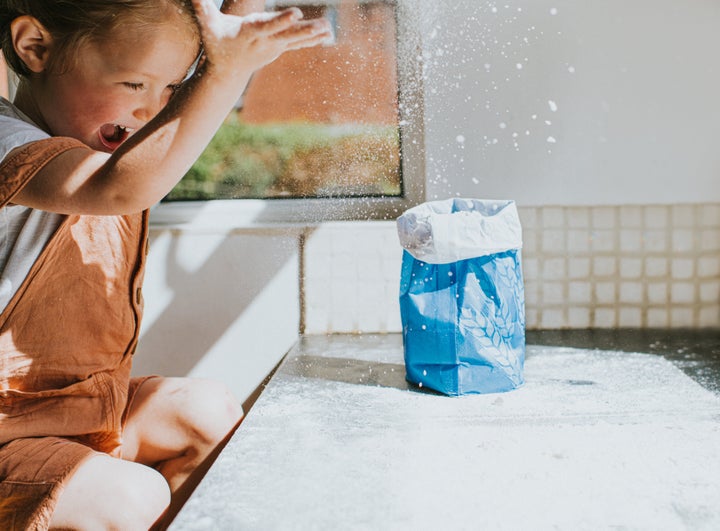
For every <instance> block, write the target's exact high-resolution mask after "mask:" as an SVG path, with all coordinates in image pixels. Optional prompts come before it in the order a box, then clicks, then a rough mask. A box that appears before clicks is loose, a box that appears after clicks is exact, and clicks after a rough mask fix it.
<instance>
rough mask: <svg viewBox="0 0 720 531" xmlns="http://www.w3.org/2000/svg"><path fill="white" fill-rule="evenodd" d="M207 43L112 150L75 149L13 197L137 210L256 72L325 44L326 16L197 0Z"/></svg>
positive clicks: (197, 147) (181, 165)
mask: <svg viewBox="0 0 720 531" xmlns="http://www.w3.org/2000/svg"><path fill="white" fill-rule="evenodd" d="M193 5H194V7H195V11H196V14H197V19H198V24H199V26H200V32H201V36H202V42H203V47H204V54H205V57H204V60H203V62H202V65H201V66H200V68H199V70H198V72H197V73H196V74H195V75H194V76H193V77H192V78H191V79H190V80H188V81H187V82H185V83H184V84H183V85H182V86H181V87H180V88H179V90H178V91H177V92H176V93H175V95H174V96H173V97H172V98H171V99H170V101H169V103H168V104H167V105H166V106H165V107H164V108H163V109H162V110H161V111H160V112H159V113H158V114H157V116H155V117H154V118H153V119H152V120H151V121H150V122H148V123H147V124H146V125H145V126H143V127H142V128H140V129H139V130H138V131H137V132H136V133H135V134H133V135H132V136H130V138H128V139H127V140H126V141H125V142H124V143H123V144H122V145H120V146H119V147H118V148H117V150H115V151H114V152H113V153H112V154H108V153H103V152H99V151H94V150H92V149H90V148H87V149H86V148H77V149H71V150H69V151H66V152H65V153H63V154H61V155H59V156H57V157H56V158H55V159H54V160H53V161H52V162H50V163H49V164H47V165H46V166H45V167H44V168H43V169H42V170H41V171H40V172H38V174H37V175H36V176H35V177H34V178H33V179H32V180H31V181H30V182H29V183H28V184H27V185H26V186H25V187H24V188H23V189H22V190H21V192H20V193H19V194H18V195H17V196H16V197H15V198H14V199H13V202H14V203H16V204H22V205H25V206H29V207H33V208H38V209H42V210H46V211H51V212H59V213H64V214H94V215H111V214H127V213H133V212H138V211H141V210H144V209H146V208H149V207H150V206H152V205H153V204H155V203H157V202H158V201H159V200H160V199H162V198H163V197H164V196H165V195H166V194H167V193H168V192H169V191H170V190H171V189H172V187H173V186H174V185H175V184H176V183H177V182H178V181H179V180H180V179H181V178H182V176H183V175H184V174H185V173H186V172H187V171H188V169H189V168H190V167H191V166H192V164H193V163H194V162H195V160H196V159H197V158H198V157H199V156H200V154H201V153H202V151H203V150H204V149H205V147H206V146H207V144H208V143H209V142H210V140H211V139H212V137H213V135H214V134H215V132H216V131H217V129H218V128H219V127H220V125H221V124H222V122H223V120H224V119H225V117H226V116H227V114H228V113H229V112H230V110H231V109H232V107H233V105H234V104H235V102H236V101H237V99H238V97H239V96H240V94H241V93H242V90H243V89H244V87H245V85H246V84H247V83H248V80H249V79H250V76H251V75H252V73H253V72H254V71H256V70H257V69H259V68H261V67H262V66H264V65H266V64H268V63H270V62H271V61H273V60H274V59H276V58H277V57H278V56H280V55H281V54H283V53H284V52H286V51H288V50H294V49H299V48H304V47H309V46H315V45H318V44H320V43H322V42H323V41H324V40H325V39H327V38H328V37H329V27H328V24H327V21H325V20H311V21H303V20H301V13H300V11H299V10H297V9H288V10H285V11H281V12H278V13H256V14H251V15H248V16H246V17H238V16H234V15H229V14H224V13H221V12H220V11H219V10H218V9H217V7H216V6H215V5H214V3H213V2H212V0H193Z"/></svg>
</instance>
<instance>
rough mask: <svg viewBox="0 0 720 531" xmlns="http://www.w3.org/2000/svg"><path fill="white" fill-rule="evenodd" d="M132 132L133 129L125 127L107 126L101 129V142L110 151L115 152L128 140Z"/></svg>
mask: <svg viewBox="0 0 720 531" xmlns="http://www.w3.org/2000/svg"><path fill="white" fill-rule="evenodd" d="M132 131H133V130H132V129H129V128H127V127H125V126H123V125H118V124H105V125H103V126H102V127H100V132H99V136H100V142H102V144H103V145H104V146H105V147H106V148H108V149H109V150H110V151H115V150H116V149H117V148H118V146H120V144H122V143H123V142H125V141H126V140H127V139H128V137H129V136H130V133H132Z"/></svg>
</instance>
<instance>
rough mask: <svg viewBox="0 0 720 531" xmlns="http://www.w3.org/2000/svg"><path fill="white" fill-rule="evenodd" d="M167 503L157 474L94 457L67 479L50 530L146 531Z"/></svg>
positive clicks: (164, 486)
mask: <svg viewBox="0 0 720 531" xmlns="http://www.w3.org/2000/svg"><path fill="white" fill-rule="evenodd" d="M169 503H170V489H169V488H168V484H167V481H166V480H165V478H163V476H162V475H160V474H159V473H158V472H157V471H155V470H153V469H152V468H149V467H147V466H144V465H140V464H137V463H132V462H129V461H123V460H120V459H115V458H113V457H109V456H106V455H103V454H97V455H95V456H93V457H91V458H89V459H87V460H86V461H84V462H83V463H82V464H81V465H80V466H79V467H78V468H77V470H76V471H75V472H74V473H73V475H72V476H71V477H70V478H69V479H68V480H67V483H66V486H65V488H64V490H63V492H62V494H61V495H60V498H59V499H58V502H57V506H56V508H55V511H54V512H53V516H52V519H51V521H50V529H81V530H82V529H149V528H150V527H151V526H152V525H153V524H154V523H155V522H156V521H157V520H158V519H159V518H160V517H161V515H162V514H163V512H164V511H165V510H166V509H167V507H168V504H169Z"/></svg>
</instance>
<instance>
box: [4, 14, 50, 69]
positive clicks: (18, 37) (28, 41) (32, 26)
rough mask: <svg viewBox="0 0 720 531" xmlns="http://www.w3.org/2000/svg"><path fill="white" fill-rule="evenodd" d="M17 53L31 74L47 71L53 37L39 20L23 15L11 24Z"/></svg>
mask: <svg viewBox="0 0 720 531" xmlns="http://www.w3.org/2000/svg"><path fill="white" fill-rule="evenodd" d="M10 32H11V35H12V41H13V46H14V47H15V53H17V54H18V57H20V59H22V61H23V62H24V63H25V65H26V66H27V67H28V69H29V70H30V71H31V72H35V73H39V72H42V71H43V70H45V67H46V65H47V62H48V57H49V55H50V47H51V45H52V37H51V36H50V32H49V31H47V30H46V29H45V26H43V25H42V24H41V23H40V21H39V20H38V19H36V18H35V17H31V16H30V15H23V16H20V17H18V18H16V19H15V20H13V21H12V22H11V23H10Z"/></svg>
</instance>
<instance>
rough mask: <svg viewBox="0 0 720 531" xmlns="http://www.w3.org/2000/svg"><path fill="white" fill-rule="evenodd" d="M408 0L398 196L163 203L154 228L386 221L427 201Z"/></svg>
mask: <svg viewBox="0 0 720 531" xmlns="http://www.w3.org/2000/svg"><path fill="white" fill-rule="evenodd" d="M360 1H362V0H360ZM300 3H302V2H300ZM407 3H412V2H406V0H397V1H396V2H395V13H396V39H397V71H398V103H399V116H398V123H399V130H400V175H401V179H402V182H401V190H402V191H401V194H400V195H399V196H388V197H375V196H365V197H363V196H358V197H345V198H335V197H327V198H325V197H321V198H295V199H277V198H268V199H210V200H206V201H202V200H198V201H172V202H162V203H159V204H158V205H156V206H155V207H154V208H153V209H152V210H151V215H150V223H151V224H152V225H154V226H168V225H185V224H197V225H201V226H204V225H207V226H213V227H216V228H217V227H226V228H227V227H230V228H232V227H244V226H251V225H265V224H275V223H302V224H309V223H320V222H323V221H349V220H380V219H385V220H387V219H395V218H397V217H398V216H399V215H400V214H402V212H404V211H405V210H407V209H408V208H410V207H412V206H415V205H417V204H419V203H422V202H423V201H424V200H425V181H426V178H425V154H424V151H425V150H424V145H425V127H424V104H423V102H424V94H423V90H424V85H423V81H422V79H423V77H422V53H421V50H422V47H421V39H420V34H419V30H418V28H417V27H415V26H414V25H413V24H412V20H413V18H414V17H413V16H412V15H411V12H410V9H411V7H412V6H409V5H406V4H407Z"/></svg>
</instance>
